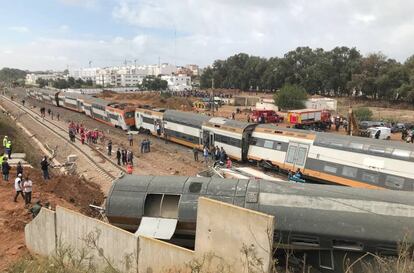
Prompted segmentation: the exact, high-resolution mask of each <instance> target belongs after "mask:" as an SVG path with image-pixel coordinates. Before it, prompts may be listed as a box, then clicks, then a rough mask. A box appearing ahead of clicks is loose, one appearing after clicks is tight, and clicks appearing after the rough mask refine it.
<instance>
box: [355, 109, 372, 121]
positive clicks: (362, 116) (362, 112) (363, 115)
mask: <svg viewBox="0 0 414 273" xmlns="http://www.w3.org/2000/svg"><path fill="white" fill-rule="evenodd" d="M354 115H355V117H356V119H357V120H359V121H363V120H371V119H372V111H371V110H370V109H369V108H368V107H360V108H358V109H356V110H354Z"/></svg>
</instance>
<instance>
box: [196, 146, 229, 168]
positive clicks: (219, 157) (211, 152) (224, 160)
mask: <svg viewBox="0 0 414 273" xmlns="http://www.w3.org/2000/svg"><path fill="white" fill-rule="evenodd" d="M202 152H203V158H204V164H205V165H206V167H208V164H209V160H210V158H211V160H212V161H213V162H214V163H213V166H214V167H215V166H217V165H220V166H224V165H225V166H226V168H229V169H230V168H231V167H232V165H233V164H232V161H231V159H230V157H229V156H228V155H227V153H226V151H225V150H224V149H223V147H221V148H219V147H218V146H215V147H214V146H213V147H211V149H209V148H208V147H207V146H204V147H203V151H202ZM193 155H194V161H196V162H198V161H199V159H198V149H197V148H196V147H193Z"/></svg>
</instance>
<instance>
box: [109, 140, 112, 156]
mask: <svg viewBox="0 0 414 273" xmlns="http://www.w3.org/2000/svg"><path fill="white" fill-rule="evenodd" d="M108 155H109V156H111V155H112V140H109V141H108Z"/></svg>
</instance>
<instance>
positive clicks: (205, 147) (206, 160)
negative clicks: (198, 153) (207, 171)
mask: <svg viewBox="0 0 414 273" xmlns="http://www.w3.org/2000/svg"><path fill="white" fill-rule="evenodd" d="M203 156H204V163H205V164H206V166H208V148H207V146H204V149H203Z"/></svg>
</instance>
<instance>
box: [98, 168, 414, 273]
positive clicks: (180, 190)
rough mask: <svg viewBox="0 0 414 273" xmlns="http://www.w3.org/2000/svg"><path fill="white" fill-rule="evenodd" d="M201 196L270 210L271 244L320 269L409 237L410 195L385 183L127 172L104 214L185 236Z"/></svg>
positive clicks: (131, 226) (390, 251) (127, 225)
mask: <svg viewBox="0 0 414 273" xmlns="http://www.w3.org/2000/svg"><path fill="white" fill-rule="evenodd" d="M200 196H205V197H209V198H212V199H216V200H220V201H223V202H227V203H230V204H234V205H237V206H240V207H244V208H247V209H252V210H256V211H260V212H263V213H267V214H270V215H274V216H275V221H276V225H275V226H276V230H275V233H274V238H275V239H274V245H275V247H278V248H279V249H292V250H294V251H295V252H297V253H300V252H306V253H307V255H308V260H309V261H310V262H311V261H313V263H315V264H318V263H319V264H318V267H320V268H323V269H324V270H327V271H325V272H337V271H335V268H338V266H340V264H341V263H342V261H343V260H342V259H343V258H344V255H346V256H347V257H352V256H356V257H358V256H360V255H363V254H365V253H367V252H371V253H379V254H385V255H397V254H398V244H399V243H400V242H401V241H403V240H404V241H405V242H407V243H409V244H412V243H414V234H413V233H414V199H413V198H412V197H413V196H412V194H411V193H408V192H401V191H390V190H368V189H355V188H348V187H336V186H328V185H315V184H295V183H286V182H276V181H266V180H241V179H221V178H203V177H178V176H134V175H127V176H123V177H121V178H119V179H118V180H116V181H114V183H113V186H112V188H111V190H110V192H109V195H108V198H107V202H106V208H105V210H106V216H107V218H108V220H109V222H110V223H111V224H113V225H115V226H118V227H120V228H123V229H127V230H130V231H133V232H135V231H137V230H146V231H150V232H151V234H156V236H155V237H158V238H160V239H167V240H168V239H171V238H172V239H173V240H174V239H177V240H179V239H183V238H191V237H192V236H194V233H195V229H196V218H197V217H196V216H197V202H198V198H199V197H200ZM157 234H158V235H157Z"/></svg>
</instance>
